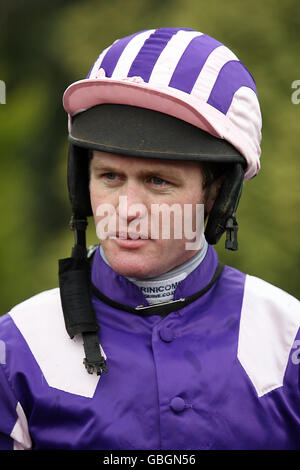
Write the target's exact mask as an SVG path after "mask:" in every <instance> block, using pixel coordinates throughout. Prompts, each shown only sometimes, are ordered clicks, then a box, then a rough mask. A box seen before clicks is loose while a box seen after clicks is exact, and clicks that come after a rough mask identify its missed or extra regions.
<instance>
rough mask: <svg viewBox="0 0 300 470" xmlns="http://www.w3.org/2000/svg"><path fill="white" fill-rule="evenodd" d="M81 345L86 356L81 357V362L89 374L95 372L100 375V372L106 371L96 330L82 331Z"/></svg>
mask: <svg viewBox="0 0 300 470" xmlns="http://www.w3.org/2000/svg"><path fill="white" fill-rule="evenodd" d="M82 337H83V346H84V352H85V355H86V357H85V358H84V359H83V364H84V365H85V368H86V370H87V371H88V373H89V374H93V372H96V374H97V375H101V374H102V372H108V368H107V365H106V362H105V359H104V357H103V356H102V354H101V351H100V345H99V340H98V335H97V333H96V332H85V333H82Z"/></svg>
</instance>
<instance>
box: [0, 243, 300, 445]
mask: <svg viewBox="0 0 300 470" xmlns="http://www.w3.org/2000/svg"><path fill="white" fill-rule="evenodd" d="M217 262H218V260H217V254H216V252H215V250H214V249H213V248H212V247H211V246H209V249H208V251H207V254H206V256H205V259H204V260H203V261H202V263H201V264H200V265H199V266H198V267H197V268H196V269H195V270H194V271H193V272H192V273H190V274H189V275H188V276H187V277H186V278H185V279H184V280H183V281H181V282H180V283H179V285H178V287H177V289H176V291H175V296H174V299H179V298H181V297H187V296H189V295H191V294H193V293H195V292H197V291H199V290H201V289H202V288H204V287H205V286H206V285H207V284H208V283H209V281H210V279H211V278H212V276H213V273H214V271H215V269H216V266H217ZM92 281H93V283H94V284H95V285H96V287H97V288H98V289H99V290H101V292H103V293H104V294H105V295H106V296H107V297H110V298H111V299H114V300H116V301H117V302H119V303H122V304H125V305H129V306H132V307H135V306H137V305H141V304H143V305H147V301H146V299H145V297H144V295H143V293H142V291H141V290H140V289H139V288H138V287H137V286H136V285H134V284H133V283H131V282H130V281H129V280H127V279H126V278H124V277H123V276H121V275H119V274H117V273H115V272H114V271H113V270H112V269H111V268H110V267H109V266H108V265H107V264H106V263H105V262H104V261H103V260H102V258H101V256H100V253H99V250H97V252H96V254H95V257H94V262H93V268H92ZM93 302H94V306H95V309H96V312H97V316H98V321H99V324H100V327H101V329H100V332H99V340H100V343H101V347H102V350H103V353H104V354H105V356H106V360H107V366H108V372H107V373H103V374H102V376H96V375H95V374H93V375H91V374H88V373H87V372H86V370H85V368H84V365H83V363H82V361H83V357H84V351H83V347H82V340H81V337H80V336H79V337H75V338H74V339H73V340H71V339H70V338H69V336H68V335H67V332H66V330H65V326H64V319H63V313H62V310H61V303H60V295H59V290H58V289H53V290H49V291H45V292H43V293H40V294H38V295H36V296H34V297H32V298H30V299H28V300H26V301H25V302H23V303H21V304H20V305H17V306H16V307H14V308H13V309H12V310H11V312H10V313H9V314H6V315H4V316H3V317H1V319H0V449H34V450H35V449H106V450H108V449H109V450H113V449H122V450H132V449H151V450H156V449H167V450H177V449H181V450H187V449H193V450H198V449H218V450H221V449H300V394H299V362H300V358H299V357H298V353H299V350H300V335H299V326H300V308H299V302H298V301H297V300H296V299H295V298H294V297H292V296H290V295H289V294H287V293H286V292H284V291H282V290H280V289H278V288H277V287H274V286H272V285H270V284H268V283H266V282H265V281H262V280H261V279H258V278H255V277H253V276H249V275H245V274H243V273H241V272H239V271H237V270H236V269H234V268H231V267H229V266H225V268H224V271H223V273H222V275H221V277H220V278H219V279H218V280H217V281H216V282H215V283H214V285H213V286H212V287H211V289H210V290H209V291H208V292H206V293H205V294H204V295H203V296H202V297H200V298H199V299H197V300H196V301H194V302H192V303H191V304H190V305H187V306H186V307H184V308H182V309H181V310H178V311H177V312H172V313H169V314H168V315H167V316H166V317H162V316H160V315H159V314H157V315H150V316H142V315H141V314H139V313H138V311H137V313H130V312H126V311H124V310H118V309H117V308H114V307H112V306H110V305H108V304H105V303H103V302H102V301H101V300H99V299H98V298H96V297H93Z"/></svg>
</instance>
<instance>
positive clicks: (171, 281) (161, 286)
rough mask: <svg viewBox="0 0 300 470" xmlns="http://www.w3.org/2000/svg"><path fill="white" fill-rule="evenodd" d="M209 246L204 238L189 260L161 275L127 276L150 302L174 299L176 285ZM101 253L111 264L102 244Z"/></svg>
mask: <svg viewBox="0 0 300 470" xmlns="http://www.w3.org/2000/svg"><path fill="white" fill-rule="evenodd" d="M207 248H208V244H207V241H206V240H204V243H203V244H202V247H201V249H200V250H199V251H198V252H197V253H196V254H195V255H193V256H192V257H191V258H190V259H189V260H187V261H185V262H184V263H182V264H181V265H179V266H176V267H175V268H173V269H171V270H170V271H168V272H166V273H162V274H161V275H159V276H156V277H152V278H148V279H140V278H136V277H127V279H128V280H129V281H131V282H132V283H133V284H135V285H137V286H138V287H139V288H140V289H141V290H142V292H143V294H144V296H145V297H146V298H147V300H148V302H149V304H155V303H159V302H166V301H169V300H173V294H174V292H175V289H176V287H177V286H178V284H179V283H180V282H181V281H182V280H183V279H185V278H186V277H187V276H188V275H189V274H190V273H191V272H192V271H194V269H196V268H197V267H198V266H199V264H200V263H201V262H202V261H203V259H204V258H205V255H206V252H207ZM100 254H101V257H102V259H103V260H104V261H105V263H106V264H108V265H109V263H108V261H107V259H106V257H105V254H104V251H103V249H102V247H101V246H100ZM109 266H110V265H109Z"/></svg>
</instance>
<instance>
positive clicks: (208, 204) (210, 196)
mask: <svg viewBox="0 0 300 470" xmlns="http://www.w3.org/2000/svg"><path fill="white" fill-rule="evenodd" d="M225 178H226V174H223V175H221V176H220V177H219V178H217V179H216V180H215V181H213V182H212V183H211V185H210V186H209V187H208V188H207V189H206V197H205V213H206V215H208V214H209V213H210V212H211V210H212V208H213V207H214V203H215V200H216V199H217V196H218V194H219V191H220V188H221V186H222V184H223V181H224V180H225Z"/></svg>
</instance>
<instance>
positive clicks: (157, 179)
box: [151, 176, 168, 186]
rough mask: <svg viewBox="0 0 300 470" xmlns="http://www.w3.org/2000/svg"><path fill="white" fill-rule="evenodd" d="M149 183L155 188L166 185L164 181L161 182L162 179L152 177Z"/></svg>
mask: <svg viewBox="0 0 300 470" xmlns="http://www.w3.org/2000/svg"><path fill="white" fill-rule="evenodd" d="M151 182H152V183H153V184H155V185H157V186H163V185H165V184H168V182H167V181H166V180H163V179H162V178H159V177H158V176H152V178H151Z"/></svg>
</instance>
